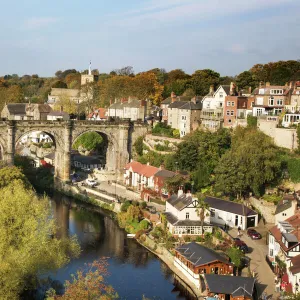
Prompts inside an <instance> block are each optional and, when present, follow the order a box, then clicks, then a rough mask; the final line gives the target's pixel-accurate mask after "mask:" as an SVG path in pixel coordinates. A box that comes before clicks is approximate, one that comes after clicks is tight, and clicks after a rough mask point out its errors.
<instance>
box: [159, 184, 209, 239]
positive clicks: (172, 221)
mask: <svg viewBox="0 0 300 300" xmlns="http://www.w3.org/2000/svg"><path fill="white" fill-rule="evenodd" d="M197 205H198V199H197V198H193V197H192V195H191V194H190V193H187V194H184V193H183V191H182V189H179V191H178V194H177V195H176V194H174V195H172V196H171V197H170V198H169V199H168V200H167V201H166V211H165V213H164V215H165V216H166V220H167V228H168V230H169V232H170V233H171V234H173V235H177V236H182V235H203V234H204V233H205V232H210V233H211V232H212V226H211V225H210V217H209V211H206V212H205V219H204V223H203V231H202V223H201V220H200V217H199V215H198V212H197Z"/></svg>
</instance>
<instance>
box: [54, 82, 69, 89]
mask: <svg viewBox="0 0 300 300" xmlns="http://www.w3.org/2000/svg"><path fill="white" fill-rule="evenodd" d="M52 87H53V88H57V89H67V88H68V86H67V84H66V83H65V82H63V81H60V80H58V81H56V82H55V83H54V84H53V85H52Z"/></svg>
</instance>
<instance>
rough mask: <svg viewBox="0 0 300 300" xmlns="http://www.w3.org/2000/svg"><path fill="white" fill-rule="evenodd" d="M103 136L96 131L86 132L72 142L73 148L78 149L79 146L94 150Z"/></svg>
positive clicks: (100, 142)
mask: <svg viewBox="0 0 300 300" xmlns="http://www.w3.org/2000/svg"><path fill="white" fill-rule="evenodd" d="M102 142H103V138H102V136H101V135H100V134H98V133H97V132H87V133H84V134H82V135H81V136H79V138H78V139H77V140H76V141H75V143H74V144H73V148H74V149H76V150H78V148H79V147H80V146H81V147H82V148H84V149H85V150H87V151H92V150H96V149H97V148H99V146H100V145H101V144H102Z"/></svg>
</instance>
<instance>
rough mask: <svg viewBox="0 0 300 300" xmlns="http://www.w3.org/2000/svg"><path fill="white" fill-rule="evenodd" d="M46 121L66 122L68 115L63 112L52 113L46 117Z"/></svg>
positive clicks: (68, 118)
mask: <svg viewBox="0 0 300 300" xmlns="http://www.w3.org/2000/svg"><path fill="white" fill-rule="evenodd" d="M47 120H48V121H59V120H61V121H67V120H70V115H69V114H68V113H66V112H64V111H52V112H50V113H49V114H48V115H47Z"/></svg>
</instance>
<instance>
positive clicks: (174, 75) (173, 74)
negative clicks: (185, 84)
mask: <svg viewBox="0 0 300 300" xmlns="http://www.w3.org/2000/svg"><path fill="white" fill-rule="evenodd" d="M188 78H190V75H188V74H186V73H185V72H184V71H182V70H181V69H175V70H172V71H170V72H169V73H168V79H167V82H168V83H170V82H174V81H176V80H178V79H188Z"/></svg>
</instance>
